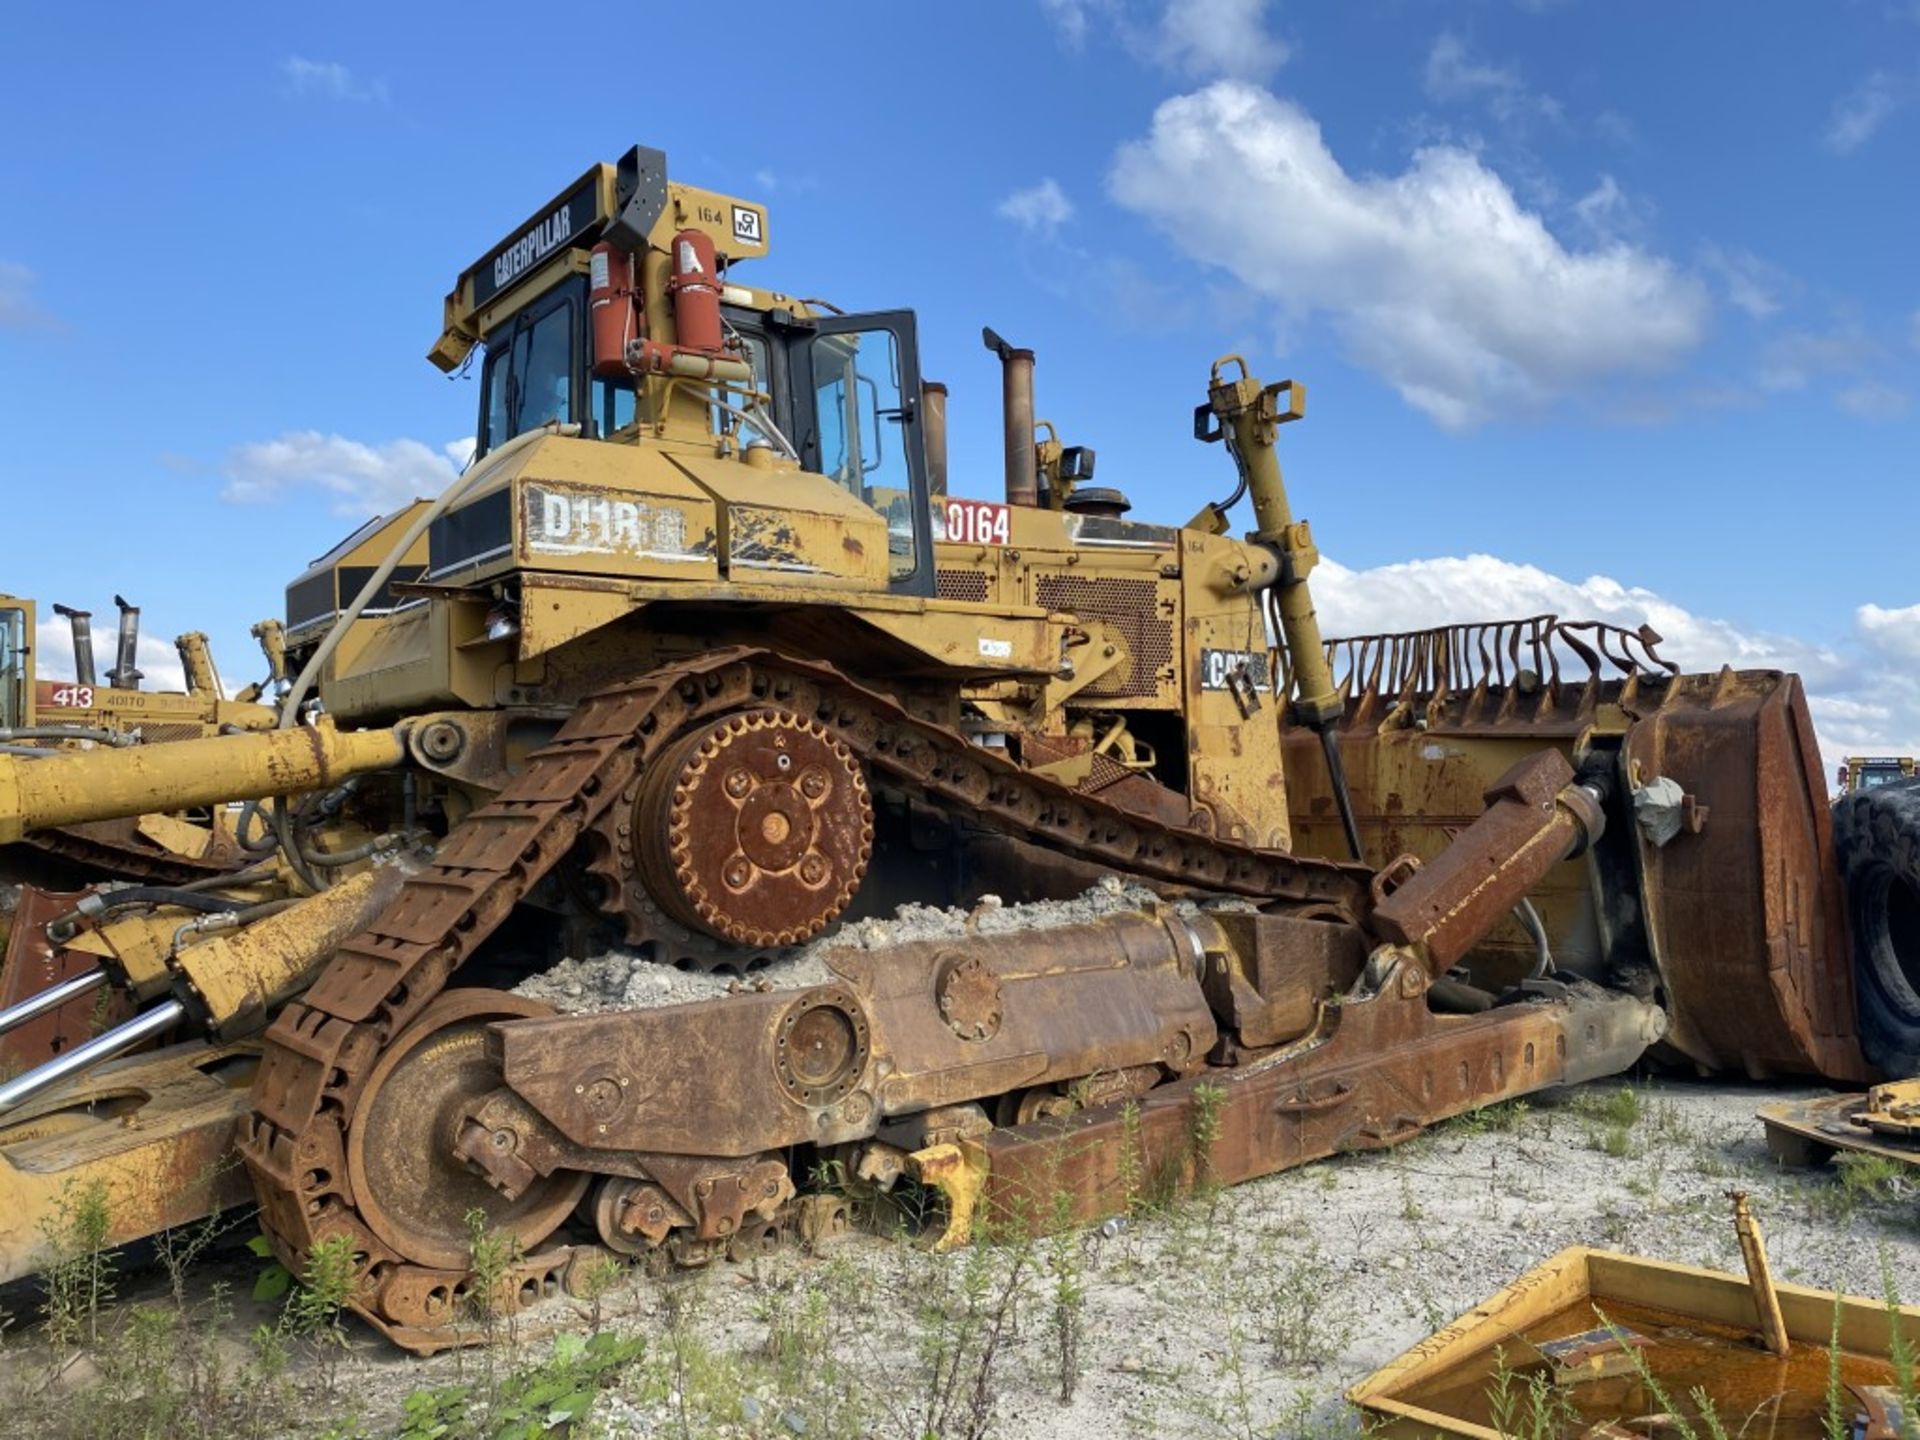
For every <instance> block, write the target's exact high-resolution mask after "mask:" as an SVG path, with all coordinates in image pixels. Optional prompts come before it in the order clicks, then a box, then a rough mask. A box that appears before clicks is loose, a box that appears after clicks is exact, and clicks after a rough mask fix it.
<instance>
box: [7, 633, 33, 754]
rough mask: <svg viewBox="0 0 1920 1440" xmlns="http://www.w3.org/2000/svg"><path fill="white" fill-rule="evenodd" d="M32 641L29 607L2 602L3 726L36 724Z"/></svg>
mask: <svg viewBox="0 0 1920 1440" xmlns="http://www.w3.org/2000/svg"><path fill="white" fill-rule="evenodd" d="M32 644H33V635H32V632H31V630H30V628H29V626H28V622H27V612H26V610H25V609H23V608H22V607H20V606H17V605H0V727H10V726H15V725H31V724H33V721H34V715H33V665H32V657H33V652H32V650H31V648H30V647H31V646H32Z"/></svg>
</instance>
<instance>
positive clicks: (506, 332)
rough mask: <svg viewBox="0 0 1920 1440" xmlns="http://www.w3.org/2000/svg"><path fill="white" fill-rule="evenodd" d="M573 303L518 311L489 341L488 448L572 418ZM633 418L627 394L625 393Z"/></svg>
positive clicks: (487, 389)
mask: <svg viewBox="0 0 1920 1440" xmlns="http://www.w3.org/2000/svg"><path fill="white" fill-rule="evenodd" d="M575 314H576V307H575V306H574V304H573V301H572V298H571V297H568V298H566V299H564V300H562V301H561V302H560V303H559V304H556V305H552V306H550V307H548V308H546V309H544V310H541V311H538V312H535V311H522V312H521V313H520V314H519V315H518V316H516V317H515V318H514V320H513V322H512V324H511V326H503V327H502V328H501V329H500V330H498V331H496V332H495V333H494V334H493V335H492V336H491V337H489V339H488V342H487V351H488V353H487V369H486V378H485V381H484V385H485V390H486V397H487V433H486V436H485V444H484V446H483V447H482V448H483V449H486V450H491V449H493V448H495V447H496V446H498V445H501V444H504V443H505V442H506V441H508V440H511V439H512V438H513V437H514V436H516V435H518V434H521V433H522V432H524V431H527V430H532V429H535V428H537V427H538V426H541V425H545V424H546V423H547V422H548V421H550V420H559V421H562V422H565V421H570V420H572V419H573V418H574V416H573V384H574V371H575V366H574V357H575V353H576V351H577V349H578V346H577V345H576V343H575V331H576V324H575ZM628 403H629V418H631V413H630V412H631V392H629V402H628Z"/></svg>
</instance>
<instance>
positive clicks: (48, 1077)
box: [0, 1000, 187, 1115]
mask: <svg viewBox="0 0 1920 1440" xmlns="http://www.w3.org/2000/svg"><path fill="white" fill-rule="evenodd" d="M186 1013H187V1007H186V1006H184V1005H182V1004H181V1003H180V1002H179V1001H178V1000H167V1001H164V1002H162V1003H161V1004H159V1005H156V1006H154V1007H153V1009H151V1010H148V1011H145V1012H143V1013H141V1014H139V1015H136V1016H134V1017H133V1019H131V1020H129V1021H127V1022H126V1024H124V1025H116V1026H114V1027H113V1029H111V1030H109V1031H107V1032H106V1033H105V1034H101V1035H96V1036H94V1037H93V1039H91V1040H89V1041H87V1043H86V1044H84V1045H76V1046H74V1047H73V1049H71V1050H69V1051H67V1052H66V1053H65V1054H64V1055H61V1056H59V1057H57V1058H55V1059H52V1060H49V1061H48V1062H47V1063H46V1064H44V1065H39V1066H36V1067H35V1068H33V1069H32V1070H29V1071H27V1073H26V1074H24V1075H16V1076H15V1077H14V1078H13V1079H11V1080H9V1081H7V1083H6V1084H4V1085H0V1115H5V1114H6V1113H7V1112H9V1111H11V1110H17V1109H19V1108H20V1106H22V1105H24V1104H26V1103H27V1101H29V1100H31V1099H32V1098H33V1097H34V1096H36V1095H38V1094H40V1092H41V1091H43V1090H49V1089H51V1088H52V1087H53V1086H55V1085H58V1084H59V1083H60V1082H61V1081H62V1080H65V1079H66V1078H67V1077H69V1076H71V1075H78V1074H80V1073H81V1072H82V1071H85V1070H91V1069H92V1068H93V1067H94V1066H95V1065H98V1064H100V1063H102V1062H103V1061H107V1060H111V1059H113V1057H114V1056H116V1055H120V1054H124V1053H125V1052H126V1051H128V1050H131V1049H133V1047H134V1046H136V1045H138V1044H139V1043H140V1042H141V1041H143V1040H150V1039H152V1038H153V1037H154V1036H155V1035H158V1034H159V1033H160V1032H161V1031H162V1030H165V1029H168V1028H169V1027H170V1026H173V1025H177V1024H179V1023H180V1021H181V1020H182V1019H183V1018H184V1017H185V1015H186Z"/></svg>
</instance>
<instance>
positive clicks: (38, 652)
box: [33, 605, 218, 691]
mask: <svg viewBox="0 0 1920 1440" xmlns="http://www.w3.org/2000/svg"><path fill="white" fill-rule="evenodd" d="M52 608H53V607H52V606H51V605H49V606H48V607H47V611H48V612H51V610H52ZM119 624H120V618H119V614H118V612H117V611H116V612H112V613H108V614H105V615H102V614H101V613H100V612H98V611H96V612H95V613H94V617H93V668H94V675H95V677H96V678H97V679H98V680H99V682H100V683H101V684H102V685H104V684H106V683H107V672H108V671H109V670H111V669H113V666H114V655H115V645H116V643H117V640H118V631H119ZM33 644H34V656H33V665H34V673H35V674H36V675H37V676H38V677H39V678H40V679H42V680H71V679H72V678H73V630H72V627H70V626H69V625H68V624H67V622H66V621H65V620H62V619H61V618H60V617H59V616H57V615H52V614H50V613H44V612H43V616H42V618H41V620H40V623H39V624H38V625H36V626H34V627H33ZM215 658H216V660H217V659H218V657H215ZM133 663H134V665H135V666H136V667H138V669H139V670H140V672H141V673H142V674H143V675H144V676H145V677H146V678H145V679H143V680H142V681H141V682H140V688H141V689H143V690H181V691H184V690H185V689H186V688H187V679H186V673H185V671H183V670H182V669H181V668H180V653H179V651H177V650H175V649H174V648H173V645H172V643H171V642H169V641H166V640H163V639H161V638H160V637H159V636H158V635H151V634H148V633H147V632H146V631H145V630H142V631H141V632H140V644H139V646H138V648H137V649H136V650H135V651H134V660H133Z"/></svg>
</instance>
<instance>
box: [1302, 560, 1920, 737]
mask: <svg viewBox="0 0 1920 1440" xmlns="http://www.w3.org/2000/svg"><path fill="white" fill-rule="evenodd" d="M1313 584H1314V603H1315V606H1316V608H1317V609H1318V610H1319V612H1320V616H1321V621H1322V624H1323V625H1324V627H1325V628H1326V631H1327V633H1328V634H1329V635H1361V634H1372V633H1377V632H1382V631H1399V630H1413V629H1424V628H1427V627H1431V626H1438V625H1450V624H1460V623H1463V622H1470V621H1483V620H1490V619H1499V618H1518V617H1522V616H1527V615H1539V614H1556V615H1559V616H1561V617H1562V618H1564V619H1568V620H1605V621H1608V622H1610V623H1612V624H1616V625H1623V626H1626V627H1627V628H1629V629H1636V628H1638V627H1639V626H1641V625H1643V624H1645V625H1651V626H1652V627H1653V629H1654V630H1655V631H1657V632H1658V633H1659V634H1660V636H1661V637H1662V640H1661V644H1660V646H1659V650H1660V654H1661V655H1663V656H1664V657H1665V658H1667V659H1669V660H1672V661H1675V662H1676V663H1678V664H1679V665H1680V667H1681V668H1682V669H1683V670H1718V669H1719V668H1720V667H1721V666H1722V665H1731V666H1733V667H1734V668H1735V669H1762V670H1765V669H1777V670H1791V671H1793V672H1795V673H1797V674H1798V675H1799V676H1800V677H1801V679H1802V680H1803V681H1804V682H1805V684H1806V688H1807V699H1808V706H1809V708H1810V709H1811V710H1812V712H1813V720H1814V728H1815V730H1816V732H1817V733H1818V736H1819V739H1820V744H1821V748H1822V751H1823V753H1824V755H1825V757H1826V762H1827V765H1828V769H1829V773H1831V769H1832V767H1833V766H1835V765H1838V764H1839V762H1840V760H1841V759H1842V758H1844V757H1845V756H1847V755H1859V754H1874V753H1884V754H1905V755H1913V754H1920V665H1916V663H1915V662H1917V661H1920V605H1911V606H1908V607H1906V608H1905V609H1897V610H1889V609H1882V608H1881V607H1880V606H1877V605H1871V604H1868V605H1862V606H1861V607H1860V608H1859V609H1858V611H1857V612H1856V613H1855V619H1854V629H1853V633H1852V634H1851V635H1850V636H1848V637H1847V638H1846V640H1845V641H1844V642H1843V643H1841V644H1836V645H1822V644H1817V643H1814V642H1810V641H1807V640H1805V639H1802V638H1799V637H1796V636H1791V635H1780V634H1772V633H1768V632H1765V631H1759V630H1750V629H1747V628H1746V627H1744V626H1741V625H1738V624H1735V623H1733V622H1731V621H1727V620H1722V619H1716V618H1714V617H1711V616H1704V615H1699V614H1696V613H1694V612H1693V611H1691V610H1688V609H1687V608H1686V607H1685V606H1682V605H1680V604H1678V603H1676V602H1675V601H1673V600H1670V599H1668V598H1667V597H1665V596H1663V595H1661V594H1659V593H1658V592H1656V591H1653V590H1648V589H1645V588H1643V587H1640V586H1629V585H1623V584H1621V583H1620V582H1619V581H1618V580H1615V579H1612V578H1611V577H1609V576H1605V575H1591V576H1588V577H1587V578H1586V579H1585V580H1578V581H1575V580H1568V579H1566V578H1564V577H1562V576H1559V575H1555V574H1553V573H1551V572H1549V571H1546V570H1542V569H1540V568H1539V567H1537V566H1533V565H1521V564H1516V563H1514V562H1512V561H1509V560H1501V559H1498V558H1496V557H1495V556H1492V555H1468V556H1464V557H1447V558H1442V559H1431V560H1413V561H1406V562H1402V563H1399V564H1393V565H1380V566H1376V567H1374V568H1372V569H1369V570H1350V569H1348V568H1347V567H1346V566H1344V565H1341V564H1340V563H1339V562H1338V561H1335V560H1332V559H1327V558H1323V559H1322V561H1321V564H1320V567H1319V568H1318V569H1317V570H1315V572H1314V580H1313Z"/></svg>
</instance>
